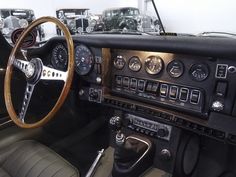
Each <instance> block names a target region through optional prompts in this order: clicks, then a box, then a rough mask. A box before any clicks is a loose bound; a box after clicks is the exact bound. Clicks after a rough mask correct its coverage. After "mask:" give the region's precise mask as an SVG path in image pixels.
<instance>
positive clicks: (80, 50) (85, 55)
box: [75, 45, 94, 76]
mask: <svg viewBox="0 0 236 177" xmlns="http://www.w3.org/2000/svg"><path fill="white" fill-rule="evenodd" d="M93 65H94V57H93V54H92V52H91V51H90V50H89V48H88V47H86V46H85V45H79V46H77V47H76V48H75V70H76V72H77V73H78V74H79V75H81V76H83V75H87V74H88V73H89V72H90V71H91V70H92V67H93Z"/></svg>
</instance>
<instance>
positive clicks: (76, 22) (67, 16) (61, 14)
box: [56, 8, 96, 35]
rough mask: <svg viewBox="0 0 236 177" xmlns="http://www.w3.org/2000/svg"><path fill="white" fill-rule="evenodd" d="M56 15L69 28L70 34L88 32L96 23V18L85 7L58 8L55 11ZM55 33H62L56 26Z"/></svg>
mask: <svg viewBox="0 0 236 177" xmlns="http://www.w3.org/2000/svg"><path fill="white" fill-rule="evenodd" d="M56 17H57V18H58V19H59V20H60V21H62V22H63V23H64V24H65V25H66V26H67V27H68V28H69V30H70V33H71V34H82V33H90V32H92V31H93V28H94V26H95V24H96V20H95V19H94V18H93V16H92V15H91V14H89V9H86V8H84V9H59V10H57V11H56ZM57 34H58V35H62V32H61V30H60V29H59V28H58V27H57Z"/></svg>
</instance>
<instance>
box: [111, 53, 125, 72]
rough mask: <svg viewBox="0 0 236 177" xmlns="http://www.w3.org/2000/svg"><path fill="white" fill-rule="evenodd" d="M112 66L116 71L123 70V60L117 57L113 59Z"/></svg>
mask: <svg viewBox="0 0 236 177" xmlns="http://www.w3.org/2000/svg"><path fill="white" fill-rule="evenodd" d="M113 64H114V66H115V68H116V69H123V68H124V66H125V59H124V57H122V56H120V55H119V56H117V57H116V58H114V62H113Z"/></svg>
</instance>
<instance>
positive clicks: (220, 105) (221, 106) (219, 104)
mask: <svg viewBox="0 0 236 177" xmlns="http://www.w3.org/2000/svg"><path fill="white" fill-rule="evenodd" d="M211 108H212V109H213V110H214V111H217V112H220V111H223V109H224V104H223V103H222V102H221V101H214V102H213V103H212V106H211Z"/></svg>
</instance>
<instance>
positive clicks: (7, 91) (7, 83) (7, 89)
mask: <svg viewBox="0 0 236 177" xmlns="http://www.w3.org/2000/svg"><path fill="white" fill-rule="evenodd" d="M46 22H52V23H54V24H55V25H57V26H58V27H59V28H60V29H61V30H62V31H63V33H64V37H65V39H66V43H67V49H68V66H67V78H66V79H65V80H64V86H63V89H62V91H61V94H60V96H59V98H58V100H57V102H56V104H55V105H54V107H53V108H52V110H51V111H50V112H49V113H48V114H47V115H46V116H45V117H43V118H41V119H40V120H39V121H38V122H35V123H24V122H22V120H21V119H20V117H19V116H18V115H17V113H16V112H15V109H14V107H13V103H12V97H11V78H12V71H13V63H14V60H15V55H16V52H17V51H18V49H20V46H21V44H22V42H23V41H24V39H25V37H26V36H27V35H28V33H29V32H30V31H32V29H34V28H35V27H36V26H38V25H41V24H43V23H46ZM73 74H74V43H73V39H72V37H71V34H70V32H69V30H68V28H67V27H66V26H65V25H64V24H63V23H62V22H60V21H59V20H58V19H56V18H54V17H49V16H47V17H41V18H39V19H37V20H35V21H33V22H32V23H31V24H30V25H29V26H28V27H27V28H26V29H25V30H24V31H23V32H22V34H21V36H20V37H19V39H18V40H17V42H16V44H15V46H14V47H13V49H12V51H11V54H10V57H9V60H8V64H7V69H6V74H5V80H4V99H5V104H6V108H7V111H8V113H9V116H10V118H11V119H12V121H13V122H14V123H15V124H16V125H18V126H19V127H21V128H37V127H41V126H43V125H44V124H46V123H47V122H48V121H49V120H51V119H52V118H53V116H54V115H55V114H56V113H57V111H58V110H59V109H60V108H61V106H62V104H63V103H64V101H65V99H66V97H67V95H68V93H69V91H70V87H71V84H72V80H73Z"/></svg>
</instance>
